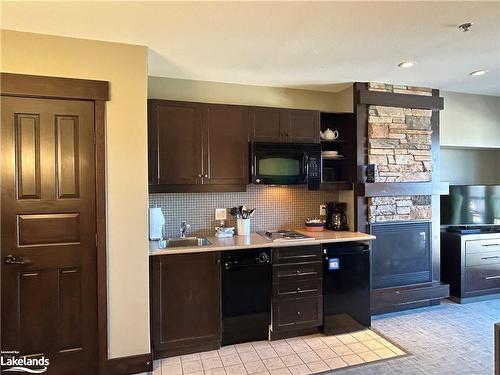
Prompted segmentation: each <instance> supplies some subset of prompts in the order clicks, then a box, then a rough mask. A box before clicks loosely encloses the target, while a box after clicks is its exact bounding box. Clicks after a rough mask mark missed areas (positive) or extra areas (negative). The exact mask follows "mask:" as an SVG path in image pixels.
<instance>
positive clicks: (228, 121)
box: [203, 105, 249, 185]
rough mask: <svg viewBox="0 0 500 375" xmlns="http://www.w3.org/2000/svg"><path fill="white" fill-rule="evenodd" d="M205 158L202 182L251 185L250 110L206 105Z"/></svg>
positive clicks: (232, 106) (238, 107)
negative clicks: (249, 156)
mask: <svg viewBox="0 0 500 375" xmlns="http://www.w3.org/2000/svg"><path fill="white" fill-rule="evenodd" d="M204 113H205V119H204V123H205V131H204V133H203V134H204V140H203V149H204V150H203V155H204V160H205V163H204V164H205V165H204V170H203V183H204V184H212V185H247V184H248V182H249V181H248V169H249V165H248V150H249V147H248V108H247V107H242V106H234V105H207V106H206V109H205V111H204Z"/></svg>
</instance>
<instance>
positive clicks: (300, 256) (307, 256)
mask: <svg viewBox="0 0 500 375" xmlns="http://www.w3.org/2000/svg"><path fill="white" fill-rule="evenodd" d="M316 257H317V255H316V254H306V255H289V256H280V257H279V259H297V258H316Z"/></svg>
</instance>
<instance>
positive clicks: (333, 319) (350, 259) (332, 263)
mask: <svg viewBox="0 0 500 375" xmlns="http://www.w3.org/2000/svg"><path fill="white" fill-rule="evenodd" d="M370 268H371V267H370V248H369V246H368V245H366V244H364V243H359V242H354V243H345V244H328V245H324V246H323V329H324V332H325V333H326V334H336V333H341V332H350V331H357V330H360V329H363V328H365V327H369V326H370V325H371V313H370V290H371V274H370Z"/></svg>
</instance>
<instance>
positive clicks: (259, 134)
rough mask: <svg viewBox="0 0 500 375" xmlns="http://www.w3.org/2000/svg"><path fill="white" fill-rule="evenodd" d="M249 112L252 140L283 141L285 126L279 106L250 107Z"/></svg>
mask: <svg viewBox="0 0 500 375" xmlns="http://www.w3.org/2000/svg"><path fill="white" fill-rule="evenodd" d="M249 113H250V130H251V139H252V140H253V141H254V142H284V137H285V136H286V135H285V134H286V128H285V127H284V125H283V118H282V111H281V110H280V109H279V108H260V107H251V108H250V109H249Z"/></svg>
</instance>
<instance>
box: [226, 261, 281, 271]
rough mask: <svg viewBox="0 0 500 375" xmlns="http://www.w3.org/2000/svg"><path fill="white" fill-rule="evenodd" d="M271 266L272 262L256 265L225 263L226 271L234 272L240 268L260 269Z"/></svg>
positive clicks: (250, 263) (253, 263) (252, 263)
mask: <svg viewBox="0 0 500 375" xmlns="http://www.w3.org/2000/svg"><path fill="white" fill-rule="evenodd" d="M268 265H271V262H265V263H255V262H248V263H246V262H243V263H238V264H234V263H224V269H226V270H234V269H238V268H250V267H260V266H268Z"/></svg>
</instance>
